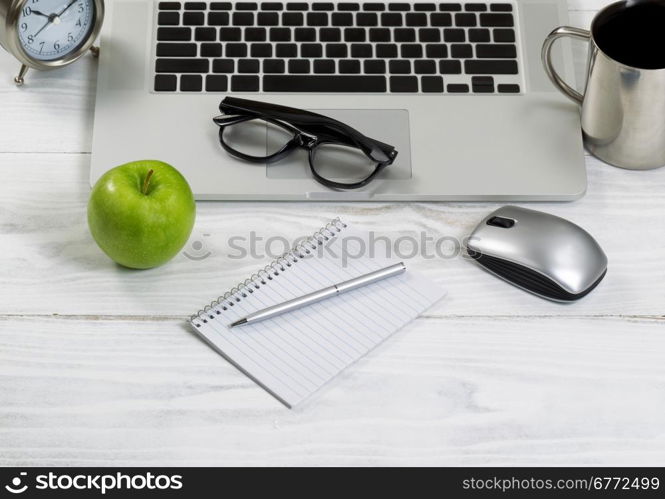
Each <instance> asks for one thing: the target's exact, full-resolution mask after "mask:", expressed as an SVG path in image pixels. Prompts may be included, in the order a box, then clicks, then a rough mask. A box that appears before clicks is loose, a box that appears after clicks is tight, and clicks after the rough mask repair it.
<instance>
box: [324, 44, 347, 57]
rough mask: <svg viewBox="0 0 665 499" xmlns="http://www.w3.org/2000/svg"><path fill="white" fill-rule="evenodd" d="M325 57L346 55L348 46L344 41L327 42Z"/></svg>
mask: <svg viewBox="0 0 665 499" xmlns="http://www.w3.org/2000/svg"><path fill="white" fill-rule="evenodd" d="M326 57H333V58H342V57H348V46H347V45H346V44H344V43H328V44H327V45H326Z"/></svg>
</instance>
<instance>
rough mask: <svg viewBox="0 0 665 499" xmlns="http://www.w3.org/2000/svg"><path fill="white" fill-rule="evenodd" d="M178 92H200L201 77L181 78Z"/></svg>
mask: <svg viewBox="0 0 665 499" xmlns="http://www.w3.org/2000/svg"><path fill="white" fill-rule="evenodd" d="M180 90H181V91H182V92H200V91H201V90H203V77H202V76H201V75H183V76H181V77H180Z"/></svg>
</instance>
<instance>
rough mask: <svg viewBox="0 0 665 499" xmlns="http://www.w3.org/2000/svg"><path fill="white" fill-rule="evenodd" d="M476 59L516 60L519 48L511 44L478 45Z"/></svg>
mask: <svg viewBox="0 0 665 499" xmlns="http://www.w3.org/2000/svg"><path fill="white" fill-rule="evenodd" d="M476 57H478V58H479V59H514V58H516V57H517V48H516V47H515V45H509V44H505V43H502V44H496V45H492V44H480V43H479V44H478V45H476Z"/></svg>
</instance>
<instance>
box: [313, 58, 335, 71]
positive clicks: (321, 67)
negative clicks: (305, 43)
mask: <svg viewBox="0 0 665 499" xmlns="http://www.w3.org/2000/svg"><path fill="white" fill-rule="evenodd" d="M314 72H315V73H319V74H327V73H330V74H332V73H334V72H335V61H333V60H332V59H317V60H315V61H314Z"/></svg>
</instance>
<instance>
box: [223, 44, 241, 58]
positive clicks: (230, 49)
mask: <svg viewBox="0 0 665 499" xmlns="http://www.w3.org/2000/svg"><path fill="white" fill-rule="evenodd" d="M224 55H225V56H226V57H247V44H246V43H227V44H226V46H225V47H224Z"/></svg>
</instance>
